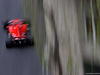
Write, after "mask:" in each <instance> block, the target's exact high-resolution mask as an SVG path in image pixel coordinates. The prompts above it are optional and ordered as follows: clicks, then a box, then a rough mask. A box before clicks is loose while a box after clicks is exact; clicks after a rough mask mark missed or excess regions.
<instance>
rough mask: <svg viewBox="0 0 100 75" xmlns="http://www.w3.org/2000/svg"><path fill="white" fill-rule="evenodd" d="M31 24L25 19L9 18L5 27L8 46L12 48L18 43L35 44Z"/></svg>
mask: <svg viewBox="0 0 100 75" xmlns="http://www.w3.org/2000/svg"><path fill="white" fill-rule="evenodd" d="M28 25H29V24H26V23H25V20H24V19H13V20H8V21H6V22H5V24H4V29H8V30H7V34H8V36H7V40H6V47H7V48H11V47H13V46H16V45H27V44H28V45H33V38H32V37H31V35H30V34H29V33H30V29H29V27H30V26H28Z"/></svg>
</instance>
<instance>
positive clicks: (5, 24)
mask: <svg viewBox="0 0 100 75" xmlns="http://www.w3.org/2000/svg"><path fill="white" fill-rule="evenodd" d="M8 21H9V20H6V21H5V22H4V23H3V25H4V26H3V27H4V29H6V27H7V26H8V25H9V24H8Z"/></svg>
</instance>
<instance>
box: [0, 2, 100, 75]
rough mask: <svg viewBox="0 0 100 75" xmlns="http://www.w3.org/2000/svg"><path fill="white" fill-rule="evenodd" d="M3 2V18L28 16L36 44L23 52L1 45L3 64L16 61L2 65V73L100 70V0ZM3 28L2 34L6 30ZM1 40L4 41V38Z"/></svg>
mask: <svg viewBox="0 0 100 75" xmlns="http://www.w3.org/2000/svg"><path fill="white" fill-rule="evenodd" d="M0 3H1V4H0V10H1V11H0V14H1V17H2V18H1V21H4V20H6V19H13V18H22V17H24V18H25V19H29V20H30V22H31V33H32V36H33V37H34V40H35V46H34V47H26V48H23V51H21V49H22V48H17V49H18V50H17V49H15V48H14V49H12V50H11V51H10V52H9V51H7V49H6V48H5V46H4V44H0V50H1V52H0V53H1V57H0V59H1V60H0V65H4V64H2V63H4V62H6V63H5V64H6V65H9V64H10V63H14V64H10V66H8V67H7V66H2V67H1V66H0V70H1V71H0V73H1V74H0V75H86V74H88V75H91V74H92V75H94V74H93V73H96V74H97V73H98V74H99V73H100V0H10V1H6V0H1V1H0ZM3 7H4V8H3ZM8 9H9V10H8ZM0 30H2V32H0V35H2V33H5V32H4V31H3V29H2V28H0ZM2 37H6V34H3V35H2ZM1 39H2V40H1V42H2V43H3V42H4V38H1ZM8 52H9V53H8ZM4 55H5V56H4ZM26 55H28V57H27V56H26ZM7 57H8V58H7ZM12 57H13V58H12ZM17 57H18V58H17ZM25 58H27V59H25ZM12 61H13V62H12ZM8 62H9V63H8ZM16 62H18V63H19V64H20V62H21V64H20V65H23V63H24V65H23V66H20V65H18V64H17V63H16ZM15 64H17V65H16V66H19V67H16V66H15ZM25 64H27V65H25ZM2 68H4V69H5V68H8V69H9V71H8V69H5V71H4V70H3V71H2ZM14 68H16V69H14ZM18 68H20V69H18ZM12 70H14V71H13V72H12ZM6 73H7V74H6ZM90 73H91V74H90ZM99 75H100V74H99Z"/></svg>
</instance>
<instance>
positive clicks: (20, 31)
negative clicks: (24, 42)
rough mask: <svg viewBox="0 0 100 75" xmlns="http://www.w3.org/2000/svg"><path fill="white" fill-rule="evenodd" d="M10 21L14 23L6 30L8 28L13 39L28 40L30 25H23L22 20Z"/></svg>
mask: <svg viewBox="0 0 100 75" xmlns="http://www.w3.org/2000/svg"><path fill="white" fill-rule="evenodd" d="M10 21H11V22H12V23H11V24H10V25H9V26H7V27H6V28H8V31H9V33H10V34H11V36H12V37H13V39H15V40H18V39H23V38H26V30H27V25H29V24H23V22H22V20H20V19H14V20H10ZM10 21H9V22H10ZM9 22H8V23H9Z"/></svg>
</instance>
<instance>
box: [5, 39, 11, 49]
mask: <svg viewBox="0 0 100 75" xmlns="http://www.w3.org/2000/svg"><path fill="white" fill-rule="evenodd" d="M6 48H12V39H11V38H8V39H7V40H6Z"/></svg>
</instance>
